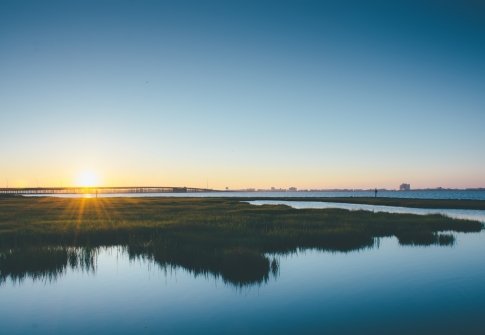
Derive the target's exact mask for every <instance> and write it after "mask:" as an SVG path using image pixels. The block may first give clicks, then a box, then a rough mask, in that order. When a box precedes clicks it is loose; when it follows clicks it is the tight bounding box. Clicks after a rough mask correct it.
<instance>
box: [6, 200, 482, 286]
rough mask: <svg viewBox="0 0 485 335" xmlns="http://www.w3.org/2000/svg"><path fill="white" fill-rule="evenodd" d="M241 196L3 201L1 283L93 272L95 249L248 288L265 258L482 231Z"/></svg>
mask: <svg viewBox="0 0 485 335" xmlns="http://www.w3.org/2000/svg"><path fill="white" fill-rule="evenodd" d="M240 200H241V199H231V198H162V197H156V198H155V197H154V198H144V197H140V198H124V197H123V198H98V199H96V198H55V197H3V198H1V199H0V281H1V278H3V279H5V278H7V277H11V278H22V277H24V276H26V275H27V276H31V277H35V276H43V275H44V276H45V275H46V274H49V275H54V274H55V273H58V272H59V271H61V272H62V269H63V268H64V267H66V266H77V265H79V266H86V267H89V263H90V259H91V258H92V252H93V250H95V248H97V247H102V246H115V245H120V246H123V247H125V248H126V250H127V252H128V254H129V255H130V257H145V258H150V259H153V260H155V261H156V262H157V263H159V264H160V265H162V266H182V267H184V268H186V269H188V270H190V271H192V272H193V273H195V274H207V273H211V274H214V275H217V276H221V277H222V278H223V279H224V280H225V281H227V282H230V283H233V284H235V285H245V284H252V283H258V282H262V281H265V280H267V278H268V276H269V275H270V274H271V273H272V272H273V273H275V272H277V268H278V264H277V263H276V261H275V260H274V259H272V258H271V257H268V254H271V253H288V252H294V251H296V250H298V249H308V248H315V249H319V250H326V251H343V252H345V251H351V250H357V249H361V248H366V247H372V246H373V245H374V243H375V241H376V238H380V237H386V236H395V237H397V239H398V240H399V243H400V244H403V245H432V244H438V245H451V244H453V243H454V237H453V235H452V232H479V231H481V229H482V228H483V225H482V224H481V223H479V222H475V221H467V220H455V219H450V218H447V217H443V216H440V215H427V216H418V215H410V214H388V213H372V212H367V211H347V210H341V209H293V208H290V207H288V206H283V205H263V206H253V205H250V204H248V203H245V202H242V201H240ZM244 200H245V201H247V200H253V199H247V198H246V199H244ZM285 200H287V199H285ZM300 200H301V199H300ZM350 200H353V199H350ZM414 201H416V202H419V201H421V200H414ZM75 248H78V249H75ZM79 248H82V250H81V249H79ZM80 250H81V251H80ZM46 271H47V272H46Z"/></svg>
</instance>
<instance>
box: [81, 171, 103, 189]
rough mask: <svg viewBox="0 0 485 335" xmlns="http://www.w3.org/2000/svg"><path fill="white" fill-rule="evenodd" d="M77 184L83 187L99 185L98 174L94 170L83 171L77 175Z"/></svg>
mask: <svg viewBox="0 0 485 335" xmlns="http://www.w3.org/2000/svg"><path fill="white" fill-rule="evenodd" d="M76 186H81V187H95V186H99V179H98V176H97V175H96V174H95V173H94V172H92V171H83V172H81V173H80V174H79V175H78V176H77V177H76Z"/></svg>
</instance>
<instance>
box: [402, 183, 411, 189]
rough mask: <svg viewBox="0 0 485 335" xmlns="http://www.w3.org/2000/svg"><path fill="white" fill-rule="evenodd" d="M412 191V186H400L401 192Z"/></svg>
mask: <svg viewBox="0 0 485 335" xmlns="http://www.w3.org/2000/svg"><path fill="white" fill-rule="evenodd" d="M410 190H411V184H406V183H403V184H401V185H400V186H399V191H410Z"/></svg>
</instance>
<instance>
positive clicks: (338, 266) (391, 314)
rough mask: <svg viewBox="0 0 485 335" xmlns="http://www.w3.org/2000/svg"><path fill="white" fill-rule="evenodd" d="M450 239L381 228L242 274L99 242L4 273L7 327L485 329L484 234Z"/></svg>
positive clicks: (0, 311)
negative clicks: (36, 270)
mask: <svg viewBox="0 0 485 335" xmlns="http://www.w3.org/2000/svg"><path fill="white" fill-rule="evenodd" d="M455 236H456V243H455V244H454V245H453V246H451V247H450V246H448V247H444V246H428V247H410V246H406V247H404V246H400V245H399V244H398V242H397V240H396V239H395V238H383V239H381V240H380V241H379V243H377V244H376V246H375V247H372V248H367V249H363V250H359V251H353V252H348V253H341V252H319V251H314V250H306V251H300V252H298V253H294V254H290V255H276V256H274V255H271V256H270V257H276V258H277V259H278V262H279V268H278V271H277V272H275V273H273V274H272V275H271V276H269V278H268V279H267V280H266V281H265V282H262V283H259V284H253V285H246V286H242V287H241V286H235V285H234V284H231V283H230V282H225V281H224V280H223V279H222V278H220V277H217V276H214V275H212V274H210V273H207V274H205V275H197V276H195V275H194V274H193V273H192V272H190V271H188V270H186V269H184V268H180V267H177V266H175V267H161V266H159V265H158V264H157V263H155V262H154V261H152V260H150V259H146V258H145V259H143V258H132V259H131V260H130V258H129V257H128V254H127V252H126V251H125V249H123V248H120V247H110V248H101V249H99V250H97V253H94V256H93V257H92V259H91V261H90V264H89V265H85V266H77V267H76V266H72V267H69V266H67V267H66V268H64V269H61V270H60V271H57V275H56V276H50V279H49V277H48V276H47V277H46V276H38V277H37V278H36V279H32V277H31V276H27V277H25V278H24V279H23V280H20V281H12V279H11V278H9V277H7V278H6V279H5V278H4V279H5V280H4V282H3V283H1V284H0V325H1V332H2V334H52V333H64V334H101V333H116V334H128V333H131V334H134V333H141V334H160V333H163V334H201V333H207V334H248V333H253V334H281V333H293V334H296V333H314V334H321V333H324V332H325V333H330V334H389V333H395V334H396V333H397V334H411V333H412V334H430V333H435V334H436V333H441V334H483V317H484V314H485V256H484V255H485V234H484V233H475V234H460V233H458V234H455Z"/></svg>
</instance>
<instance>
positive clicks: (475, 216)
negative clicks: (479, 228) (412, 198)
mask: <svg viewBox="0 0 485 335" xmlns="http://www.w3.org/2000/svg"><path fill="white" fill-rule="evenodd" d="M248 203H250V204H252V205H258V206H261V205H286V206H290V207H293V208H340V209H346V210H350V211H358V210H364V211H370V212H385V213H396V214H416V215H428V214H440V215H444V216H448V217H451V218H454V219H467V220H473V221H479V222H483V223H485V210H475V209H431V208H409V207H395V206H376V205H363V204H346V203H332V202H317V201H280V200H255V201H248Z"/></svg>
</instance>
